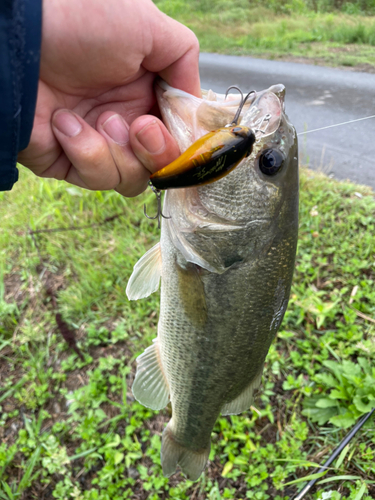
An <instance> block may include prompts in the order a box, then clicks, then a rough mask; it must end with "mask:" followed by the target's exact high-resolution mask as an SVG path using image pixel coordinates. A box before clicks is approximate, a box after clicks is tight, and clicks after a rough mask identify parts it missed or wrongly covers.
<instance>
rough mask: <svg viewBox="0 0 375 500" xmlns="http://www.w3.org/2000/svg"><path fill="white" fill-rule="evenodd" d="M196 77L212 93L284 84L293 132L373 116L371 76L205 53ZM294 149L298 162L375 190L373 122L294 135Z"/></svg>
mask: <svg viewBox="0 0 375 500" xmlns="http://www.w3.org/2000/svg"><path fill="white" fill-rule="evenodd" d="M200 74H201V84H202V88H205V89H208V88H212V89H213V90H215V91H218V92H225V91H226V89H227V88H228V87H229V86H230V85H238V86H239V87H240V88H241V89H242V90H243V92H244V93H245V92H246V91H249V90H253V89H254V90H263V89H266V88H268V87H270V86H271V85H273V84H276V83H282V84H284V85H285V87H286V112H287V114H288V116H289V118H290V120H291V122H292V123H293V124H294V126H295V127H296V130H297V133H299V132H304V131H307V130H313V129H316V128H320V127H325V126H328V125H334V124H336V123H341V122H346V121H349V120H355V119H358V118H362V117H365V116H370V115H375V74H369V73H357V72H353V71H344V70H339V69H335V68H326V67H321V66H314V65H309V64H299V63H290V62H281V61H267V60H264V59H253V58H251V57H237V56H225V55H220V54H205V53H202V54H201V56H200ZM299 151H300V161H301V163H302V164H305V165H308V166H309V167H310V168H313V169H321V170H322V171H323V172H325V173H327V174H332V175H333V176H334V177H335V178H337V179H350V180H352V181H354V182H357V183H360V184H367V185H369V186H372V187H373V188H374V189H375V118H373V119H369V120H364V121H360V122H357V123H351V124H348V125H343V126H341V127H335V128H332V129H328V130H322V131H319V132H312V133H311V134H305V135H300V136H299Z"/></svg>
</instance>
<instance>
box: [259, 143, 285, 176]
mask: <svg viewBox="0 0 375 500" xmlns="http://www.w3.org/2000/svg"><path fill="white" fill-rule="evenodd" d="M284 159H285V158H284V155H283V154H282V153H281V152H280V151H278V150H277V149H265V150H264V151H263V152H262V154H261V155H260V157H259V160H258V164H259V169H260V171H261V172H262V173H263V174H265V175H275V174H277V172H278V171H279V170H280V169H281V167H282V166H283V163H284Z"/></svg>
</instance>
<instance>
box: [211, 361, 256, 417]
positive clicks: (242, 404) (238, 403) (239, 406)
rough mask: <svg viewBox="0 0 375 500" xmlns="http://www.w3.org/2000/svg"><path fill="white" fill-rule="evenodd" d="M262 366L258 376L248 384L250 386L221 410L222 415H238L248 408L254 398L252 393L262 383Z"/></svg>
mask: <svg viewBox="0 0 375 500" xmlns="http://www.w3.org/2000/svg"><path fill="white" fill-rule="evenodd" d="M262 373H263V366H262V369H261V370H260V372H259V373H258V375H257V376H256V377H255V378H254V379H253V380H252V381H251V382H250V384H249V385H248V386H247V387H246V388H245V390H243V391H242V392H241V394H240V395H239V396H237V397H236V398H235V399H233V401H230V402H229V403H226V404H225V405H224V406H223V407H222V409H221V414H222V415H238V414H239V413H242V412H243V411H246V410H248V409H249V408H250V406H251V405H252V402H253V398H254V391H255V390H256V389H258V387H259V386H260V383H261V381H262Z"/></svg>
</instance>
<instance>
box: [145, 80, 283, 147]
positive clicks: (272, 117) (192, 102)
mask: <svg viewBox="0 0 375 500" xmlns="http://www.w3.org/2000/svg"><path fill="white" fill-rule="evenodd" d="M155 92H156V96H157V100H158V104H159V108H160V110H161V113H162V117H163V121H164V123H165V124H166V126H167V128H168V130H169V131H170V132H171V134H172V135H173V136H174V137H175V139H176V141H177V143H178V145H179V147H180V151H181V153H182V152H184V151H185V150H186V149H187V148H188V147H189V146H191V144H193V142H195V141H196V140H197V139H199V138H200V137H202V136H203V135H205V134H207V133H208V132H212V131H213V130H217V129H219V128H221V127H225V126H226V125H228V124H230V123H231V122H232V121H233V118H234V116H235V114H236V111H237V109H238V106H239V104H240V100H241V97H240V96H239V95H238V94H233V93H229V94H228V96H227V97H225V95H224V94H216V93H215V92H213V91H212V90H208V91H205V90H202V98H198V97H195V96H193V95H191V94H188V93H187V92H184V91H182V90H179V89H174V88H173V87H170V86H169V85H168V84H167V83H166V82H164V81H163V80H161V79H158V80H157V82H156V84H155ZM284 95H285V87H284V86H283V85H281V84H278V85H273V86H271V87H270V88H269V89H266V90H263V91H260V92H254V98H253V99H252V100H249V101H248V102H247V103H246V104H245V105H244V107H243V109H242V112H241V114H240V116H239V120H238V124H240V125H241V126H246V127H248V128H250V129H252V130H253V131H254V133H255V136H256V142H260V141H262V140H264V138H266V137H269V136H271V135H272V134H274V133H275V132H276V131H277V130H278V128H279V126H280V121H281V118H282V114H283V111H284Z"/></svg>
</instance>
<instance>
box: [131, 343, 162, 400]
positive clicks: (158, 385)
mask: <svg viewBox="0 0 375 500" xmlns="http://www.w3.org/2000/svg"><path fill="white" fill-rule="evenodd" d="M132 391H133V394H134V397H135V399H136V400H137V401H139V402H140V403H141V404H143V406H147V407H148V408H151V409H153V410H161V409H162V408H164V407H165V406H167V404H168V402H169V387H168V383H167V380H166V378H165V375H164V371H163V367H162V365H161V361H160V355H159V347H158V342H157V339H155V340H154V343H153V344H152V345H151V346H149V347H147V349H146V350H145V351H144V353H143V354H141V355H140V356H138V358H137V373H136V375H135V379H134V382H133V386H132Z"/></svg>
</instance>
